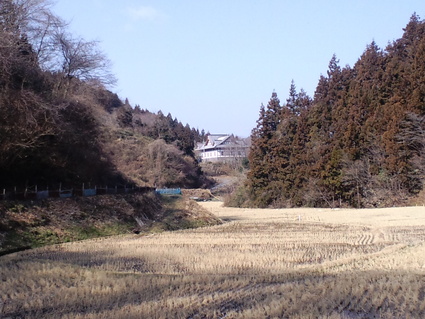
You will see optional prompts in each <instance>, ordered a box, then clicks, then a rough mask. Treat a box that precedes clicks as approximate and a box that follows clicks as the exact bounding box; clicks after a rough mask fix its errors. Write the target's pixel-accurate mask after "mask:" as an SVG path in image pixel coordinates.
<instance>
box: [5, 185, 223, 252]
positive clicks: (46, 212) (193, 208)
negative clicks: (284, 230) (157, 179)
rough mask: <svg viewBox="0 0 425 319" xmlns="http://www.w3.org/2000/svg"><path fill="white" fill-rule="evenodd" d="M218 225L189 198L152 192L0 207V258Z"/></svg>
mask: <svg viewBox="0 0 425 319" xmlns="http://www.w3.org/2000/svg"><path fill="white" fill-rule="evenodd" d="M220 223H221V221H220V220H219V219H218V218H216V217H215V216H213V215H211V214H210V213H209V212H208V211H206V210H205V209H202V208H201V207H200V206H199V205H198V204H197V203H196V202H194V201H191V200H189V198H188V197H181V196H177V197H161V196H158V195H156V194H155V193H154V192H150V193H144V194H138V193H135V194H125V195H100V196H94V197H74V198H67V199H46V200H42V201H35V202H34V201H13V202H11V201H0V256H1V255H3V254H7V253H10V252H13V251H19V250H23V249H29V248H35V247H39V246H44V245H52V244H58V243H64V242H70V241H77V240H83V239H89V238H97V237H106V236H111V235H119V234H142V235H146V234H149V233H157V232H162V231H167V230H177V229H187V228H194V227H199V226H207V225H216V224H220Z"/></svg>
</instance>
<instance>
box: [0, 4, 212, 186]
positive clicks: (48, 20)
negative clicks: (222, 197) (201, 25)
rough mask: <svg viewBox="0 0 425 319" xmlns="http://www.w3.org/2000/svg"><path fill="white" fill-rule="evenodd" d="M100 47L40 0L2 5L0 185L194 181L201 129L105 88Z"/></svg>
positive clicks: (198, 182) (200, 181)
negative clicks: (195, 148)
mask: <svg viewBox="0 0 425 319" xmlns="http://www.w3.org/2000/svg"><path fill="white" fill-rule="evenodd" d="M114 82H115V78H114V76H113V74H111V71H110V62H109V60H108V59H107V57H106V56H105V55H104V54H103V53H102V52H101V50H99V43H98V42H96V41H86V40H84V39H81V38H79V37H75V36H74V35H72V34H70V33H69V32H68V28H67V24H66V23H65V22H64V21H62V20H61V19H60V18H58V17H57V16H55V15H54V14H53V13H52V12H51V10H50V7H49V3H48V2H47V1H44V0H14V1H12V0H2V1H1V2H0V184H1V185H0V187H2V188H7V187H13V186H18V187H22V186H24V185H25V186H33V185H38V186H39V187H40V188H41V187H49V186H56V185H58V184H59V183H62V184H63V185H65V184H67V185H73V184H77V183H87V184H88V183H91V184H92V185H96V184H97V185H100V184H103V185H105V184H112V185H114V184H121V185H123V184H127V185H128V184H136V185H140V186H182V187H183V186H184V187H199V186H202V185H206V184H207V183H208V181H207V180H206V179H205V177H204V176H203V174H202V171H201V170H200V168H199V166H198V164H197V162H196V160H195V158H194V154H193V146H194V143H195V141H197V140H200V139H201V138H202V135H203V132H202V133H200V132H199V131H198V130H195V129H193V128H191V127H189V126H188V125H183V124H182V123H181V122H179V121H178V120H177V119H175V118H173V117H172V116H171V115H170V114H168V115H167V116H165V115H163V114H162V113H161V112H158V113H151V112H149V111H147V110H143V109H141V108H140V107H139V106H137V105H136V106H135V107H132V106H130V104H129V102H128V101H127V100H126V101H122V100H120V98H119V97H118V96H117V95H116V94H114V93H112V92H111V91H109V90H108V88H110V87H111V84H113V83H114Z"/></svg>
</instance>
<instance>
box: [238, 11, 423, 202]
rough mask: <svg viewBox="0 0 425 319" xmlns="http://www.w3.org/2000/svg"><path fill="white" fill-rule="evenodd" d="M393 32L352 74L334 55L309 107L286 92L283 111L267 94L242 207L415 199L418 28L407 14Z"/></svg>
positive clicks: (419, 138)
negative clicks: (394, 36) (399, 34)
mask: <svg viewBox="0 0 425 319" xmlns="http://www.w3.org/2000/svg"><path fill="white" fill-rule="evenodd" d="M403 30H404V34H403V36H402V38H400V39H398V40H396V41H394V42H392V43H390V44H389V45H388V46H387V47H386V49H385V50H382V49H380V48H379V47H378V46H377V45H376V43H374V42H372V43H371V44H370V45H368V46H367V47H366V50H365V51H364V53H363V54H362V56H361V57H360V58H359V59H358V61H357V63H355V65H354V66H353V67H349V66H345V67H341V66H339V64H338V62H339V61H338V59H337V58H336V56H335V55H334V56H333V57H332V59H331V61H330V63H329V69H328V71H327V75H326V76H321V77H320V79H319V82H318V84H317V88H316V91H315V94H314V98H313V99H311V98H309V97H308V96H307V95H306V94H305V92H303V91H302V90H301V92H297V90H296V87H295V85H294V83H292V85H291V87H290V92H289V97H288V98H287V99H286V101H285V102H284V103H281V102H280V101H279V99H278V97H277V94H276V93H273V94H272V97H271V99H270V101H269V103H268V104H267V106H265V107H264V106H262V107H261V110H260V116H259V119H258V122H257V127H256V128H255V129H254V130H253V132H252V151H251V154H250V165H251V171H250V173H249V176H248V182H247V189H248V192H249V201H248V202H246V203H245V205H254V206H260V207H262V206H276V207H283V206H303V205H308V206H333V207H335V206H340V205H351V206H355V207H371V206H387V205H397V204H399V205H400V204H404V203H406V199H408V198H411V197H413V196H415V195H417V194H418V193H420V192H421V191H422V189H423V185H424V173H425V22H424V21H421V20H420V18H419V17H418V16H417V15H416V14H415V15H413V16H412V17H411V19H410V22H409V23H408V24H407V26H406V28H405V29H403ZM421 195H422V196H423V193H422V194H421Z"/></svg>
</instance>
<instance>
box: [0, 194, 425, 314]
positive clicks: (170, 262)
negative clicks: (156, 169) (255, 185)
mask: <svg viewBox="0 0 425 319" xmlns="http://www.w3.org/2000/svg"><path fill="white" fill-rule="evenodd" d="M200 205H202V206H203V207H204V208H205V209H207V210H208V211H209V212H211V213H213V214H215V215H216V216H218V217H220V218H221V219H222V220H223V221H225V223H224V224H222V225H218V226H212V227H205V228H198V229H191V230H184V231H175V232H163V233H158V234H153V235H125V236H117V237H109V238H104V239H97V240H87V241H81V242H74V243H67V244H62V245H55V246H48V247H43V248H38V249H34V250H28V251H23V252H19V253H15V254H10V255H6V256H3V257H1V258H0V283H1V284H0V298H1V299H0V318H81V319H83V318H84V319H89V318H111V319H112V318H187V319H189V318H193V319H195V318H347V319H352V318H424V317H425V208H424V207H406V208H388V209H364V210H355V209H347V210H344V209H341V210H332V209H279V210H274V209H236V208H225V207H222V206H221V203H220V202H203V203H200Z"/></svg>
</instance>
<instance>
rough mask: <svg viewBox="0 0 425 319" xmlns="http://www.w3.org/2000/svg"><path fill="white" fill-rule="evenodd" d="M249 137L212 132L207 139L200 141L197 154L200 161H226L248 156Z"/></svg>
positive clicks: (196, 150)
mask: <svg viewBox="0 0 425 319" xmlns="http://www.w3.org/2000/svg"><path fill="white" fill-rule="evenodd" d="M249 147H250V143H249V139H241V138H238V137H235V136H234V135H228V134H211V135H208V136H207V140H206V141H205V142H203V143H198V145H197V147H196V149H195V154H196V156H197V158H198V159H199V161H206V162H220V161H221V162H224V161H231V160H235V159H243V158H245V157H248V152H249Z"/></svg>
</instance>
